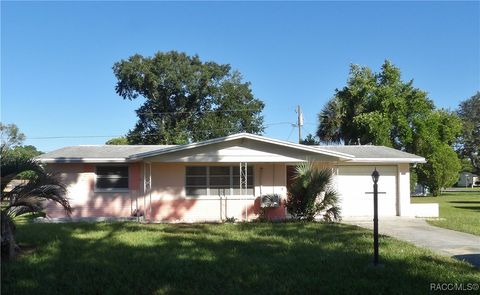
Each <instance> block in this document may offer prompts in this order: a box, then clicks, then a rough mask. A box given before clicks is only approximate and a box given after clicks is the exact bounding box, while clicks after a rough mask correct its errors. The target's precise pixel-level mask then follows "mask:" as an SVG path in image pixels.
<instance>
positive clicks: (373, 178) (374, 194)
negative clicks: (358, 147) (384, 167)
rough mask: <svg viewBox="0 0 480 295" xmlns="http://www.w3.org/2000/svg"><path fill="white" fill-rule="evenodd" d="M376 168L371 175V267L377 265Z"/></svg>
mask: <svg viewBox="0 0 480 295" xmlns="http://www.w3.org/2000/svg"><path fill="white" fill-rule="evenodd" d="M379 178H380V173H378V171H377V167H375V170H374V171H373V173H372V180H373V265H374V266H377V265H378V179H379Z"/></svg>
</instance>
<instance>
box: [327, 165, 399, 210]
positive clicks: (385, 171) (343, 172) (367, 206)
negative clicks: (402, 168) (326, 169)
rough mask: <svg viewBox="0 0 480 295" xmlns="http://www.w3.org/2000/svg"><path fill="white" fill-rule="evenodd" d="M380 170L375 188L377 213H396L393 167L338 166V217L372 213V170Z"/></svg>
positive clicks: (395, 188) (395, 168) (395, 171)
mask: <svg viewBox="0 0 480 295" xmlns="http://www.w3.org/2000/svg"><path fill="white" fill-rule="evenodd" d="M375 167H376V168H377V171H378V172H379V173H380V179H379V181H378V191H379V192H385V194H379V196H378V214H379V215H380V216H395V215H397V206H396V199H397V197H396V195H397V166H339V167H338V175H337V179H336V184H337V190H338V192H339V193H340V200H341V205H342V216H373V194H367V192H373V181H372V176H371V175H372V172H373V170H374V169H375Z"/></svg>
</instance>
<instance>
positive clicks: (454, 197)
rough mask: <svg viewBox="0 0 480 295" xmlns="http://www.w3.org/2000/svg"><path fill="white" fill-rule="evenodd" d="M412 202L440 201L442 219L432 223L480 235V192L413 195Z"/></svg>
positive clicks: (429, 221) (431, 221)
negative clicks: (436, 195)
mask: <svg viewBox="0 0 480 295" xmlns="http://www.w3.org/2000/svg"><path fill="white" fill-rule="evenodd" d="M411 201H412V203H438V204H439V206H440V216H439V217H440V219H438V220H435V219H432V220H427V222H428V223H430V224H431V225H435V226H439V227H443V228H448V229H453V230H457V231H461V232H465V233H470V234H474V235H477V236H480V192H479V193H470V192H463V193H462V192H444V193H442V195H441V196H439V197H412V198H411Z"/></svg>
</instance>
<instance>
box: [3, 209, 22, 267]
mask: <svg viewBox="0 0 480 295" xmlns="http://www.w3.org/2000/svg"><path fill="white" fill-rule="evenodd" d="M13 226H14V225H13V223H12V222H11V220H9V218H8V217H7V216H4V214H2V239H1V240H2V259H3V258H5V259H8V260H10V259H13V258H14V257H15V254H16V253H15V252H16V249H17V248H18V247H17V244H16V243H15V236H14V228H13Z"/></svg>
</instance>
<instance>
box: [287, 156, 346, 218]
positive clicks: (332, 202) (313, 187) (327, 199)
mask: <svg viewBox="0 0 480 295" xmlns="http://www.w3.org/2000/svg"><path fill="white" fill-rule="evenodd" d="M331 181H332V172H331V170H330V169H319V168H317V167H315V166H314V164H313V163H311V162H307V163H301V164H299V165H297V166H296V168H295V175H294V181H293V184H292V185H291V186H290V187H289V188H288V193H289V196H288V199H287V204H286V206H287V210H288V212H289V213H290V214H291V215H292V216H293V218H295V219H299V220H308V221H311V220H314V219H315V217H316V216H318V215H323V220H325V221H329V222H330V221H336V220H339V219H340V207H339V206H338V194H337V192H336V191H335V190H334V189H333V188H332V186H331Z"/></svg>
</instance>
